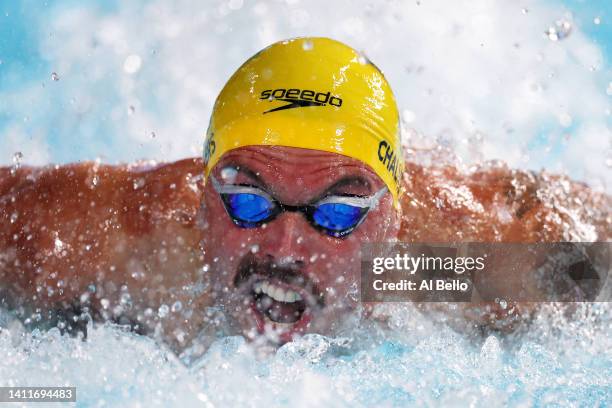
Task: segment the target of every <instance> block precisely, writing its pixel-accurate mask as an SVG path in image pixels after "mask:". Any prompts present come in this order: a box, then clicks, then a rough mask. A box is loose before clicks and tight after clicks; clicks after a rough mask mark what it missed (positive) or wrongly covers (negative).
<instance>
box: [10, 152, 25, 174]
mask: <svg viewBox="0 0 612 408" xmlns="http://www.w3.org/2000/svg"><path fill="white" fill-rule="evenodd" d="M22 158H23V153H21V152H15V154H14V155H13V165H12V166H11V169H10V173H11V175H13V176H14V175H15V174H16V173H17V170H19V168H20V167H21V159H22Z"/></svg>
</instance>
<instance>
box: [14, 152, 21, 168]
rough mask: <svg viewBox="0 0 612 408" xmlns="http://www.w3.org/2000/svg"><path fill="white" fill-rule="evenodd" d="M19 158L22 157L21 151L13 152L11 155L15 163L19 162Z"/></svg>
mask: <svg viewBox="0 0 612 408" xmlns="http://www.w3.org/2000/svg"><path fill="white" fill-rule="evenodd" d="M21 159H23V153H21V152H15V154H14V155H13V163H14V164H15V165H19V164H21Z"/></svg>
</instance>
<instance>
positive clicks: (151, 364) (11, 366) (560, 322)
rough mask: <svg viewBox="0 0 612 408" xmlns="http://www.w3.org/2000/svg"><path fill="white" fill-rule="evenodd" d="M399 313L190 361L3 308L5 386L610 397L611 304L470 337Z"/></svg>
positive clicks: (206, 393)
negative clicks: (24, 319)
mask: <svg viewBox="0 0 612 408" xmlns="http://www.w3.org/2000/svg"><path fill="white" fill-rule="evenodd" d="M387 307H388V308H389V310H388V312H390V313H392V314H393V319H394V320H395V322H394V323H393V324H392V325H390V326H389V328H388V329H385V330H386V331H385V332H384V333H381V332H380V328H378V329H375V328H373V327H367V326H363V327H359V328H356V329H355V330H354V331H352V332H348V333H345V335H341V336H338V337H325V336H321V335H317V334H311V335H307V336H304V337H303V338H301V339H299V340H297V341H295V342H292V343H288V344H286V345H284V346H283V347H281V348H280V349H279V350H277V351H273V350H270V349H265V348H254V347H252V346H251V345H249V344H247V343H246V342H245V341H244V339H243V338H241V337H224V338H220V339H218V340H216V341H214V342H213V343H212V346H211V347H210V348H209V349H208V351H207V352H206V353H204V354H203V355H202V356H201V357H200V358H197V359H196V360H195V361H193V362H192V363H191V364H185V363H183V362H181V361H180V360H179V359H178V358H177V357H176V356H175V355H173V354H172V353H171V352H170V351H168V349H166V348H165V347H164V346H163V345H159V344H157V343H155V342H154V341H153V340H152V339H150V338H147V337H142V336H139V335H136V334H133V333H130V332H126V331H125V330H123V329H121V328H120V327H117V326H113V325H110V324H105V325H99V326H95V327H94V326H92V325H91V323H90V324H89V330H88V338H87V340H86V341H83V340H82V339H80V338H70V337H67V336H61V335H60V332H59V330H58V329H52V330H50V331H48V332H39V331H34V332H33V333H27V332H25V331H24V330H23V328H21V327H20V326H19V324H18V323H16V322H15V321H14V320H12V319H11V317H10V316H9V315H8V314H6V313H4V314H2V313H0V327H2V329H0V353H2V355H3V356H5V357H4V358H3V360H2V361H1V362H0V386H28V385H58V384H65V385H72V386H76V387H77V390H78V391H77V392H78V401H79V406H94V405H95V406H126V405H130V404H134V403H140V404H141V405H142V406H144V405H159V406H163V405H169V404H170V405H175V406H176V405H180V406H186V407H191V406H194V407H195V406H201V405H202V403H205V404H211V406H313V405H324V406H343V407H344V406H346V407H348V406H356V407H362V406H398V405H414V404H419V405H426V406H429V405H435V406H465V405H470V406H487V405H488V406H502V405H513V406H515V405H522V406H550V405H554V406H561V407H563V406H574V405H576V404H577V405H581V406H606V405H609V404H610V403H611V402H612V400H611V398H612V397H611V395H610V393H609V389H610V387H612V352H611V350H612V347H610V346H611V345H612V343H611V340H610V338H612V337H611V336H610V334H612V333H611V332H610V330H611V329H610V327H611V326H610V323H611V321H610V307H609V306H608V305H607V304H594V305H590V306H585V307H584V308H583V309H582V310H581V311H578V316H577V319H574V320H567V319H566V318H565V317H563V313H560V312H558V311H557V312H555V311H554V309H551V311H549V313H543V314H542V315H540V316H539V317H538V318H537V319H536V320H535V321H534V323H533V327H532V333H531V334H530V335H528V336H525V337H524V338H522V339H520V340H518V339H515V340H512V341H509V340H508V339H504V338H501V337H497V336H488V337H486V338H484V339H483V341H482V342H478V341H476V342H475V341H472V340H470V339H468V338H466V337H463V336H460V335H458V334H457V333H455V332H453V331H451V330H450V329H448V328H446V327H444V326H439V325H436V324H434V323H432V322H431V321H430V320H428V319H425V318H424V317H423V316H420V315H419V314H418V313H417V312H415V311H414V310H413V309H411V308H410V307H406V306H399V307H397V306H396V305H389V306H387Z"/></svg>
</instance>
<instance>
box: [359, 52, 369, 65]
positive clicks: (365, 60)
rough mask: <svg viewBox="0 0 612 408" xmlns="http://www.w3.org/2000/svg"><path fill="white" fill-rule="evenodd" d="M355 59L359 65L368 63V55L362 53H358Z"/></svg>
mask: <svg viewBox="0 0 612 408" xmlns="http://www.w3.org/2000/svg"><path fill="white" fill-rule="evenodd" d="M357 61H359V63H360V64H361V65H365V64H367V63H368V57H366V56H365V55H364V54H359V58H358V59H357Z"/></svg>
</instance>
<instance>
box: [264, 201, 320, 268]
mask: <svg viewBox="0 0 612 408" xmlns="http://www.w3.org/2000/svg"><path fill="white" fill-rule="evenodd" d="M309 229H310V231H309ZM309 232H310V234H312V233H317V231H315V230H314V229H313V228H312V227H310V225H308V222H307V221H306V220H305V219H304V217H303V216H302V215H301V214H297V213H289V212H286V213H283V214H281V215H280V216H279V217H277V218H276V219H275V220H274V221H272V222H270V223H269V224H268V225H267V226H266V231H265V233H264V239H263V242H262V244H261V248H260V249H261V250H262V251H264V253H265V254H267V255H271V256H272V257H273V258H275V259H281V258H283V259H294V260H296V261H303V260H304V259H305V257H306V250H307V245H306V243H307V242H308V236H309Z"/></svg>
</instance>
